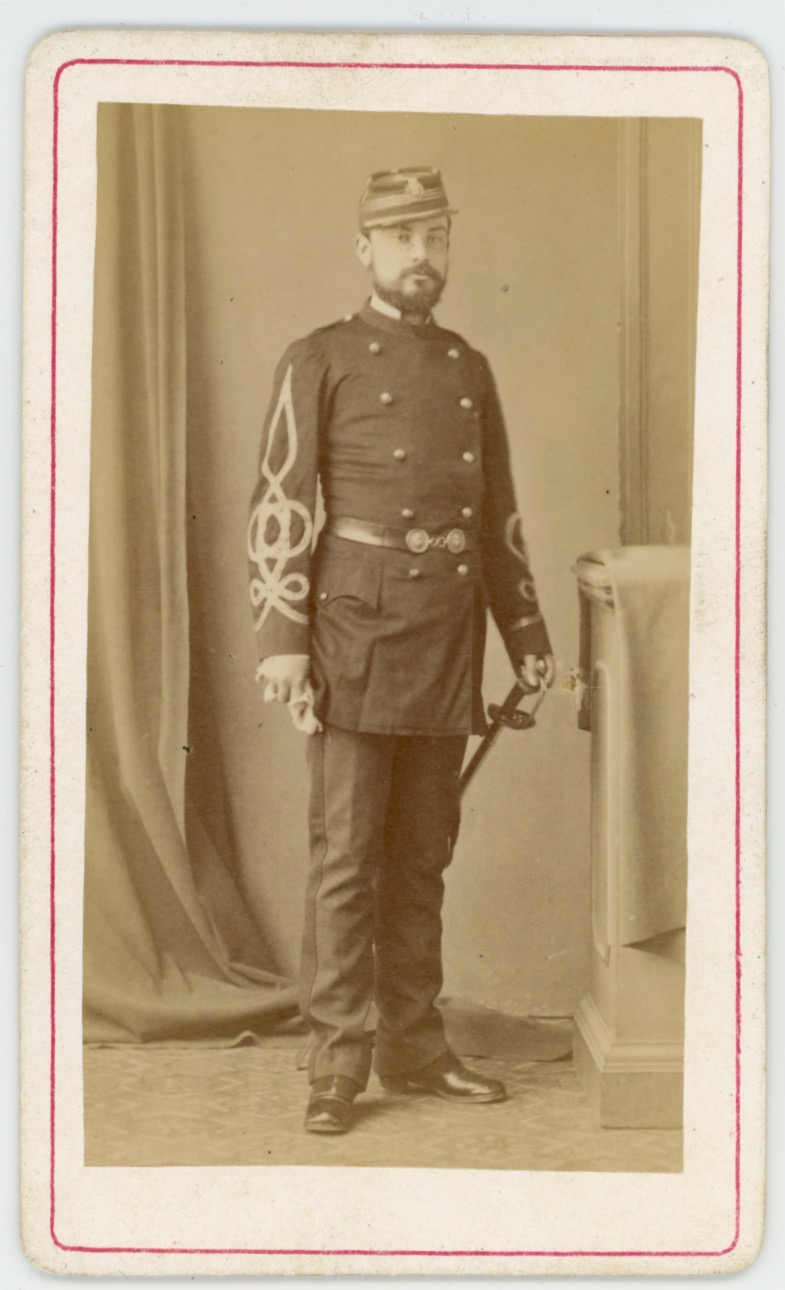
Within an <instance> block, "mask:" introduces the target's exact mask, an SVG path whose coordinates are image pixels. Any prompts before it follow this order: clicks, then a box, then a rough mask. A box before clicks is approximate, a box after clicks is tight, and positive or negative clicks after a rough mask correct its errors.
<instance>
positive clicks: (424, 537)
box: [325, 516, 476, 555]
mask: <svg viewBox="0 0 785 1290" xmlns="http://www.w3.org/2000/svg"><path fill="white" fill-rule="evenodd" d="M325 532H326V533H331V534H332V535H333V537H340V538H348V539H349V541H350V542H365V543H366V545H367V546H386V547H392V548H394V549H395V550H397V551H412V552H414V554H415V555H422V554H423V552H424V551H449V552H451V554H452V555H460V553H461V551H471V550H473V549H474V547H475V546H476V541H475V536H474V534H473V533H467V532H466V530H465V529H446V530H444V532H442V533H429V532H428V530H427V529H419V528H418V529H408V530H404V529H393V528H388V527H387V525H386V524H372V523H371V522H370V521H369V520H350V519H346V518H344V517H343V516H336V517H333V518H330V519H328V521H327V523H326V525H325Z"/></svg>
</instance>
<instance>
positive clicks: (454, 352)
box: [447, 346, 461, 358]
mask: <svg viewBox="0 0 785 1290" xmlns="http://www.w3.org/2000/svg"><path fill="white" fill-rule="evenodd" d="M447 357H448V358H460V357H461V351H460V350H459V349H456V348H455V346H453V348H452V349H448V350H447Z"/></svg>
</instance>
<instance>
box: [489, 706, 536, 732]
mask: <svg viewBox="0 0 785 1290" xmlns="http://www.w3.org/2000/svg"><path fill="white" fill-rule="evenodd" d="M488 716H489V717H490V719H491V721H493V722H495V723H496V724H498V725H500V726H507V728H508V729H509V730H530V729H531V727H532V726H533V725H536V722H535V720H534V717H533V716H532V715H531V713H530V712H524V711H523V709H522V708H516V709H515V711H514V712H509V713H508V712H505V711H504V709H503V708H501V707H500V706H499V704H498V703H491V704H490V705H489V707H488Z"/></svg>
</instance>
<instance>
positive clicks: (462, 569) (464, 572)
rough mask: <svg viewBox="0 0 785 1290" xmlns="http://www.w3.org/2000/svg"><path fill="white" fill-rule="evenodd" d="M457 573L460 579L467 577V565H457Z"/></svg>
mask: <svg viewBox="0 0 785 1290" xmlns="http://www.w3.org/2000/svg"><path fill="white" fill-rule="evenodd" d="M458 572H459V574H460V575H461V577H462V578H465V577H466V575H467V573H468V572H469V566H468V564H459V565H458Z"/></svg>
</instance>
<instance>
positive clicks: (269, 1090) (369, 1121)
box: [84, 1036, 682, 1173]
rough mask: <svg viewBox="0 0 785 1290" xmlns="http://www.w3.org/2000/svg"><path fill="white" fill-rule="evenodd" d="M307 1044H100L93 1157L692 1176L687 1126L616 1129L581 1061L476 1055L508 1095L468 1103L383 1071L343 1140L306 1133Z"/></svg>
mask: <svg viewBox="0 0 785 1290" xmlns="http://www.w3.org/2000/svg"><path fill="white" fill-rule="evenodd" d="M301 1043H302V1040H298V1039H295V1038H294V1037H293V1036H282V1037H281V1038H280V1040H278V1041H276V1039H275V1038H272V1039H270V1040H268V1041H267V1042H265V1043H264V1045H263V1046H261V1047H240V1048H229V1049H227V1048H223V1049H210V1048H169V1049H166V1048H157V1049H156V1048H141V1047H130V1046H128V1047H122V1048H120V1047H117V1048H86V1049H85V1057H84V1078H85V1164H87V1165H91V1166H118V1165H122V1166H158V1167H160V1166H166V1165H265V1164H267V1165H359V1166H378V1167H384V1166H387V1167H401V1166H403V1167H411V1168H417V1167H420V1168H465V1169H521V1170H527V1169H543V1170H584V1171H586V1170H598V1171H608V1170H613V1171H630V1172H657V1173H669V1172H678V1171H679V1170H680V1169H681V1167H682V1134H681V1132H680V1131H678V1130H671V1129H634V1130H633V1129H603V1128H600V1126H599V1125H598V1124H597V1122H596V1119H595V1116H594V1115H593V1113H592V1111H591V1109H590V1107H589V1105H588V1102H587V1101H586V1097H585V1095H584V1093H583V1089H582V1087H581V1084H580V1082H579V1080H578V1077H577V1075H576V1073H575V1070H574V1069H573V1065H572V1061H571V1059H570V1057H569V1056H566V1057H561V1058H559V1059H557V1060H550V1061H543V1060H539V1061H531V1060H528V1061H527V1060H515V1059H512V1058H509V1057H507V1058H504V1059H495V1060H490V1059H487V1058H486V1059H472V1063H471V1064H472V1065H473V1066H474V1067H475V1068H476V1069H478V1070H482V1071H484V1072H485V1073H487V1074H489V1075H493V1076H495V1077H497V1078H500V1079H503V1080H504V1081H505V1083H506V1085H507V1090H508V1099H507V1101H505V1102H501V1103H497V1104H491V1105H488V1106H469V1107H464V1106H456V1105H454V1104H450V1103H447V1102H443V1101H439V1100H438V1099H436V1098H432V1097H429V1096H427V1095H424V1094H423V1095H419V1094H401V1095H393V1094H388V1093H385V1092H383V1091H382V1089H381V1087H380V1086H379V1083H378V1081H377V1080H376V1079H375V1077H373V1076H372V1077H371V1082H370V1084H369V1086H368V1089H367V1090H366V1092H365V1093H364V1094H363V1095H362V1096H361V1097H360V1098H359V1099H358V1101H357V1103H356V1107H357V1112H356V1122H355V1125H354V1127H353V1129H352V1131H351V1132H350V1133H348V1134H346V1135H342V1136H323V1135H315V1134H306V1133H305V1132H304V1131H303V1128H302V1119H303V1112H304V1108H305V1102H306V1099H307V1093H308V1085H307V1082H306V1077H305V1074H304V1073H303V1072H302V1071H300V1070H297V1069H296V1062H297V1052H298V1048H299V1047H300V1046H301Z"/></svg>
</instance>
